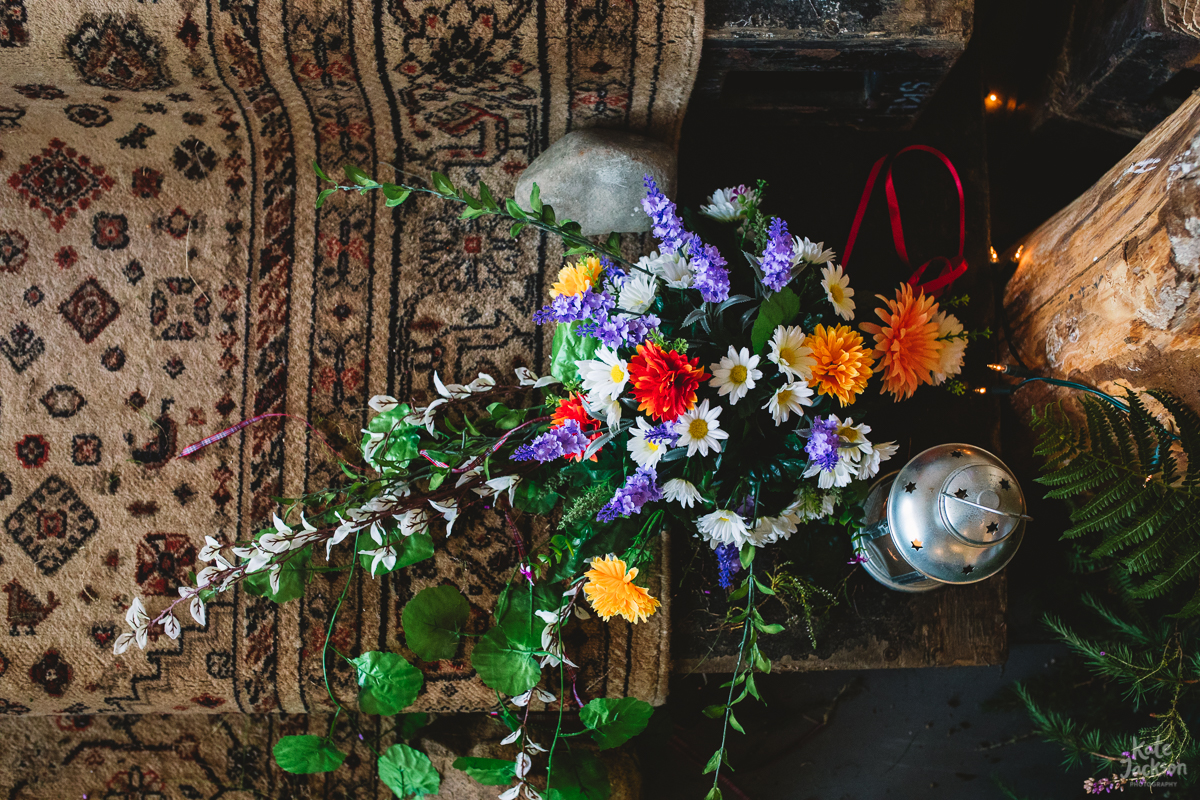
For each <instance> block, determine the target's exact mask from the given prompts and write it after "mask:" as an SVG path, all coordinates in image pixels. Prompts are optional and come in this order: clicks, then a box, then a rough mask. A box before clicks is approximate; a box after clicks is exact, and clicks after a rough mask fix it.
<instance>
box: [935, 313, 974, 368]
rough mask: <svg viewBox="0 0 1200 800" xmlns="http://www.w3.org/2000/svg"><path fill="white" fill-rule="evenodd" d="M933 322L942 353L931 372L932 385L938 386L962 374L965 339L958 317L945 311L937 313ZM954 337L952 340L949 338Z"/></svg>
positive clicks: (965, 349) (965, 348)
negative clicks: (936, 328) (952, 376)
mask: <svg viewBox="0 0 1200 800" xmlns="http://www.w3.org/2000/svg"><path fill="white" fill-rule="evenodd" d="M933 321H934V322H936V323H937V325H938V339H939V340H940V341H941V342H942V352H941V354H940V355H939V357H938V365H937V368H936V369H935V370H933V385H934V386H940V385H941V384H942V383H944V382H945V380H946V379H947V378H949V377H950V376H951V375H957V374H958V373H960V372H962V365H963V355H964V354H965V353H966V351H967V340H966V337H964V336H962V335H961V334H962V332H963V326H962V323H961V322H959V321H958V317H956V316H954V315H953V314H949V313H947V312H945V311H939V312H938V313H937V316H936V317H934V318H933ZM949 337H954V338H949Z"/></svg>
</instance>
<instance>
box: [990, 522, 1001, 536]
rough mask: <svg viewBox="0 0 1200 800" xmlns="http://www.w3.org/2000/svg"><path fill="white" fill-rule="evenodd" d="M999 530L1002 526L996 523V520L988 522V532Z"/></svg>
mask: <svg viewBox="0 0 1200 800" xmlns="http://www.w3.org/2000/svg"><path fill="white" fill-rule="evenodd" d="M998 530H1000V526H999V525H997V524H996V523H994V522H989V523H988V526H987V532H988V533H995V532H996V531H998Z"/></svg>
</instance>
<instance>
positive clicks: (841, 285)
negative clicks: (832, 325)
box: [821, 264, 854, 319]
mask: <svg viewBox="0 0 1200 800" xmlns="http://www.w3.org/2000/svg"><path fill="white" fill-rule="evenodd" d="M821 288H822V289H824V290H825V297H827V298H828V299H829V303H830V305H832V306H833V310H834V311H835V312H837V315H838V316H839V317H841V318H842V319H854V301H853V300H851V299H850V298H851V297H854V290H853V289H851V288H850V276H849V275H845V274H844V273H843V272H842V267H841V265H840V264H831V265H829V266H827V267H821Z"/></svg>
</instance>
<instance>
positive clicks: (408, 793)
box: [379, 744, 442, 800]
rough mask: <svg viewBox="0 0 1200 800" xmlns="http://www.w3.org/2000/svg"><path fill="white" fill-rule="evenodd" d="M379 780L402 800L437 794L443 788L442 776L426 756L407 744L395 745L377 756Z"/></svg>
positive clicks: (416, 799)
mask: <svg viewBox="0 0 1200 800" xmlns="http://www.w3.org/2000/svg"><path fill="white" fill-rule="evenodd" d="M379 780H381V781H383V783H384V785H385V786H387V787H388V788H389V789H391V790H392V792H393V793H394V794H395V795H396V797H400V798H404V800H408V798H415V800H420V798H422V797H424V796H425V795H427V794H437V793H438V789H440V788H441V785H442V777H441V776H440V775H438V772H437V770H436V769H434V768H433V762H432V761H430V760H429V756H427V755H425V754H424V753H422V752H421V751H420V750H414V749H413V748H411V747H409V746H408V745H406V744H394V745H392V746H391V747H389V748H388V749H387V752H386V753H384V754H383V755H382V756H380V758H379Z"/></svg>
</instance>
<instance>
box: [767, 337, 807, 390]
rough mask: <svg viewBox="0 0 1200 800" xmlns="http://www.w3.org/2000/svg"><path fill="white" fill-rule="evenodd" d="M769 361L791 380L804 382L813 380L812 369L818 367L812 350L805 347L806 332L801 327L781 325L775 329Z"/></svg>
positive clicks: (768, 355) (768, 356)
mask: <svg viewBox="0 0 1200 800" xmlns="http://www.w3.org/2000/svg"><path fill="white" fill-rule="evenodd" d="M767 360H768V361H770V362H771V363H772V364H774V365H775V366H777V367H779V370H780V372H783V373H784V374H785V375H787V376H788V377H789V378H799V379H800V380H802V381H807V380H809V379H810V378H812V368H813V367H815V366H816V365H817V360H816V359H815V358H813V357H812V350H811V349H809V348H807V347H805V346H804V330H803V329H802V328H800V326H799V325H792V326H787V325H780V326H779V327H778V328H776V329H775V333H774V334H772V336H771V352H770V353H768V354H767Z"/></svg>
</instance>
